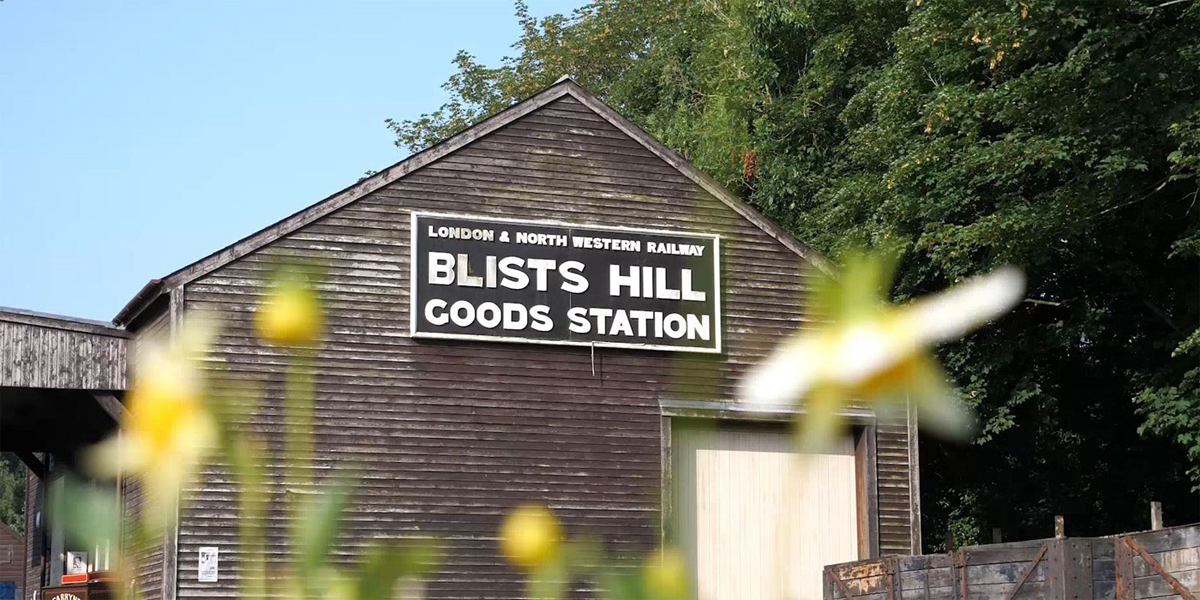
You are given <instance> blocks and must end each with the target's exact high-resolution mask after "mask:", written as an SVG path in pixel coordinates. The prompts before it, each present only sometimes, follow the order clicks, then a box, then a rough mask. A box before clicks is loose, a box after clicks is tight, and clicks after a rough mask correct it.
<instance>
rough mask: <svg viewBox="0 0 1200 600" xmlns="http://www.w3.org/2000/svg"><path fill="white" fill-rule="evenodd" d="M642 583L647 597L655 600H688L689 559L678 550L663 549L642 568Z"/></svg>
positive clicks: (648, 559) (652, 556)
mask: <svg viewBox="0 0 1200 600" xmlns="http://www.w3.org/2000/svg"><path fill="white" fill-rule="evenodd" d="M642 581H643V583H644V585H645V589H646V594H647V597H648V598H652V599H653V600H682V599H683V598H687V597H688V568H687V559H685V558H684V556H683V553H682V552H680V551H679V550H678V549H676V548H663V549H661V550H659V551H658V552H655V553H654V554H652V555H650V557H649V558H647V559H646V564H645V565H643V566H642Z"/></svg>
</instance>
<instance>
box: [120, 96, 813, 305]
mask: <svg viewBox="0 0 1200 600" xmlns="http://www.w3.org/2000/svg"><path fill="white" fill-rule="evenodd" d="M568 95H569V96H572V97H573V98H575V99H576V100H578V101H579V102H581V103H582V104H583V105H584V106H586V107H587V108H588V109H589V110H591V111H592V112H594V113H596V114H597V115H599V116H600V117H601V118H603V119H604V120H606V121H608V122H609V123H611V124H612V125H613V126H615V127H616V128H617V129H619V130H620V131H621V132H622V133H624V134H625V135H628V136H629V137H631V138H633V139H634V140H635V141H637V142H638V143H639V144H641V145H642V146H644V147H645V148H646V149H647V150H649V151H650V152H652V153H653V154H655V155H656V156H658V157H659V158H660V159H661V160H663V161H664V162H666V163H667V164H669V165H670V166H671V167H673V168H674V169H675V170H677V171H679V172H680V173H681V174H683V175H684V176H685V177H687V178H688V179H691V180H692V181H693V182H695V183H696V184H697V185H699V186H700V187H702V188H704V189H705V190H706V191H708V192H709V193H710V194H712V195H713V196H715V197H716V198H717V199H719V200H720V201H721V202H723V203H724V204H726V205H728V206H729V207H730V208H732V209H733V210H734V211H736V212H737V213H738V214H739V215H741V216H742V217H743V218H745V219H746V220H748V221H750V222H751V223H753V224H754V225H756V226H757V227H758V228H759V229H762V230H763V231H764V232H765V233H767V235H770V236H771V237H773V238H775V239H776V240H777V241H779V242H780V243H781V244H783V245H784V246H785V247H787V248H788V249H790V250H792V251H793V252H795V253H796V254H797V255H799V256H801V257H802V258H804V259H806V260H808V261H809V262H811V263H813V264H814V265H815V266H816V267H818V268H820V269H822V270H826V271H827V270H829V268H830V267H829V262H828V260H826V259H825V258H824V257H823V256H821V255H820V253H818V252H816V251H815V250H813V249H812V248H810V247H808V246H807V245H805V244H803V243H802V242H800V241H799V240H797V239H796V238H795V237H794V236H792V235H791V234H790V233H788V232H787V231H786V230H784V229H783V228H782V227H780V226H779V225H777V224H776V223H774V222H773V221H771V220H770V219H768V218H767V217H765V216H763V214H762V213H760V212H758V211H757V210H755V209H754V208H753V207H751V206H750V205H749V204H747V203H745V202H744V201H743V200H742V199H741V198H739V197H738V196H737V195H735V194H734V193H733V192H731V191H729V190H728V189H726V188H725V187H724V186H722V185H721V184H720V183H717V181H716V180H714V179H713V178H711V177H709V176H708V175H707V174H705V173H703V172H701V171H700V170H699V169H697V168H696V167H694V166H692V165H691V164H690V163H689V162H688V161H686V160H684V159H683V158H682V157H681V156H679V155H678V154H676V153H675V151H673V150H671V149H670V148H667V147H666V146H665V145H663V144H662V142H659V141H658V140H656V139H654V137H653V136H651V135H650V134H648V133H646V132H645V131H644V130H642V129H641V128H640V127H638V126H637V125H635V124H634V123H633V122H631V121H629V120H628V119H626V118H625V117H623V116H621V115H620V114H619V113H617V112H616V111H615V110H613V109H612V107H610V106H608V105H607V104H605V103H604V102H602V101H601V100H600V99H599V98H597V97H595V96H593V95H592V94H591V93H589V92H588V91H587V90H585V89H583V87H582V86H580V85H579V84H578V83H576V82H575V80H574V79H572V78H571V77H570V76H569V75H564V76H562V77H560V78H559V79H558V81H556V82H554V83H553V84H551V85H550V86H548V87H545V88H543V89H542V90H541V91H539V92H537V93H535V94H533V95H532V96H530V97H528V98H526V99H524V100H522V101H520V102H517V103H515V104H513V105H511V106H509V107H508V108H505V109H504V110H502V111H500V112H498V113H496V114H494V115H491V116H490V117H488V118H486V119H484V120H482V121H480V122H478V123H476V124H474V125H472V126H470V127H468V128H466V129H464V130H462V131H460V132H458V133H456V134H454V135H453V136H451V137H449V138H446V139H445V140H442V141H441V142H438V143H437V144H434V145H433V146H430V147H428V148H425V149H423V150H420V151H418V152H415V153H413V154H411V155H409V156H408V157H406V158H404V159H403V160H401V161H399V162H397V163H395V164H393V165H391V166H389V167H387V168H386V169H383V170H381V171H379V172H378V173H375V174H374V175H371V176H370V177H366V178H364V179H361V180H359V181H357V182H355V183H354V184H353V185H350V186H348V187H346V188H343V189H342V190H340V191H338V192H335V193H334V194H332V195H330V196H327V197H326V198H324V199H323V200H320V201H318V202H316V203H315V204H312V205H310V206H308V207H306V208H303V209H301V210H299V211H297V212H294V213H292V214H291V215H288V216H286V217H284V218H282V219H280V220H279V221H276V222H275V223H273V224H271V225H268V226H267V227H264V228H263V229H260V230H258V231H256V232H254V233H251V234H249V235H247V236H245V237H243V238H241V239H240V240H238V241H236V242H234V243H232V244H229V245H227V246H225V247H223V248H221V249H220V250H217V251H216V252H213V253H211V254H209V255H207V256H205V257H203V258H201V259H200V260H197V261H195V262H193V263H190V264H188V265H186V266H184V267H181V268H179V269H177V270H175V271H174V272H172V273H171V274H169V275H167V276H166V277H163V278H161V284H158V285H153V286H151V285H150V284H148V285H147V287H146V288H143V292H146V291H147V290H150V289H151V288H152V287H153V288H156V290H154V291H153V292H152V293H153V294H154V297H158V296H160V295H162V294H164V293H168V292H170V290H172V289H174V288H178V287H180V286H183V285H186V284H188V283H190V282H191V281H194V280H195V279H197V278H199V277H202V276H204V275H206V274H208V273H210V272H212V271H214V270H216V269H218V268H220V267H222V266H224V265H226V264H228V263H230V262H232V261H234V260H237V259H238V258H241V257H242V256H245V255H247V254H249V253H250V252H253V251H254V250H257V249H259V248H261V247H263V246H265V245H267V244H269V243H271V242H273V241H275V240H277V239H279V238H280V237H282V236H284V235H287V234H288V233H291V232H292V231H295V230H296V229H299V228H300V227H303V226H305V225H308V224H309V223H311V222H313V221H315V220H317V219H319V218H322V217H324V216H326V215H329V214H331V213H333V212H335V211H337V210H340V209H341V208H343V207H345V206H347V205H349V204H350V203H352V202H354V201H356V200H358V199H359V198H362V197H364V196H366V195H368V194H370V193H371V192H373V191H375V190H377V189H379V188H382V187H383V186H386V185H389V184H391V183H393V182H395V181H397V180H399V179H401V178H402V177H404V176H406V175H408V174H409V173H411V172H413V171H415V170H417V169H420V168H421V167H424V166H426V165H428V164H430V163H432V162H434V161H437V160H439V159H441V158H443V157H445V156H447V155H449V154H451V153H453V152H455V151H457V150H458V149H459V148H461V147H463V146H466V145H467V144H470V143H471V142H474V141H475V140H477V139H479V138H481V137H484V136H486V135H488V134H490V133H492V132H493V131H495V130H497V129H499V128H501V127H503V126H505V125H508V124H509V123H511V122H513V121H515V120H517V119H520V118H521V117H523V116H525V115H527V114H529V113H532V112H534V111H536V110H538V109H539V108H542V107H543V106H545V105H547V104H549V103H551V102H554V101H555V100H558V99H560V98H563V97H564V96H568ZM154 283H155V282H154V280H151V284H154ZM141 294H142V293H139V296H140V295H141ZM134 300H138V298H135V299H134ZM150 300H152V298H150V299H142V301H140V302H135V301H131V302H130V303H129V304H127V305H126V306H125V308H123V309H121V312H120V313H118V314H117V316H116V317H114V318H113V322H115V323H117V324H127V323H129V322H131V321H132V320H134V318H136V316H137V313H139V312H141V310H142V309H144V308H145V307H146V306H148V305H149V304H150Z"/></svg>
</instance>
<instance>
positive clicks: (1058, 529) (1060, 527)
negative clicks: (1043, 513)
mask: <svg viewBox="0 0 1200 600" xmlns="http://www.w3.org/2000/svg"><path fill="white" fill-rule="evenodd" d="M1065 537H1067V524H1066V521H1065V520H1064V519H1063V516H1062V515H1054V538H1055V539H1058V540H1061V539H1063V538H1065Z"/></svg>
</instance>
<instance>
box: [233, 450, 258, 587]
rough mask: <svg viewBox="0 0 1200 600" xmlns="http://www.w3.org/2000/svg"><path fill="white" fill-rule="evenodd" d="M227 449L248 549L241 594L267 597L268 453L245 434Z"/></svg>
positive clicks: (240, 528)
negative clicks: (263, 459)
mask: <svg viewBox="0 0 1200 600" xmlns="http://www.w3.org/2000/svg"><path fill="white" fill-rule="evenodd" d="M227 452H228V453H229V458H230V464H232V465H233V468H234V472H235V476H236V478H237V481H238V510H239V513H240V515H239V517H238V537H239V538H240V541H241V547H242V550H243V552H244V554H243V557H242V558H241V562H242V564H241V570H242V576H241V583H240V595H241V597H242V598H254V599H258V598H266V597H267V592H268V590H267V570H266V557H265V553H266V545H265V542H264V533H265V531H264V529H265V521H266V509H267V494H266V483H265V477H264V475H263V469H262V466H261V464H260V459H261V457H263V456H265V453H264V452H263V448H262V446H261V444H258V443H256V441H252V440H250V439H248V438H246V437H243V436H237V437H236V438H234V439H233V440H231V441H230V444H229V447H228V448H227Z"/></svg>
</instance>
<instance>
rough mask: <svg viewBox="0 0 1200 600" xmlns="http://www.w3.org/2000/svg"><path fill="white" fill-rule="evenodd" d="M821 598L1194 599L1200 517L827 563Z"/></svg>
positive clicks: (1199, 587) (1199, 573)
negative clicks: (1103, 533)
mask: <svg viewBox="0 0 1200 600" xmlns="http://www.w3.org/2000/svg"><path fill="white" fill-rule="evenodd" d="M824 578H825V579H824V583H825V586H824V589H825V600H839V599H846V600H1014V599H1028V598H1045V599H1049V600H1088V599H1095V600H1100V599H1107V600H1135V599H1136V600H1148V599H1160V598H1161V599H1163V600H1165V599H1167V598H1182V599H1183V600H1196V595H1195V594H1197V593H1200V524H1197V525H1185V526H1180V527H1172V528H1168V529H1160V530H1155V531H1146V532H1141V533H1128V534H1122V535H1116V536H1108V537H1099V538H1066V537H1061V538H1051V539H1044V540H1032V541H1025V542H1010V543H1002V544H989V545H986V546H967V547H964V548H961V549H958V550H956V551H954V552H952V553H950V554H927V555H922V556H890V557H885V558H880V559H873V560H863V561H858V562H852V563H842V564H837V565H830V566H827V567H825V572H824Z"/></svg>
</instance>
